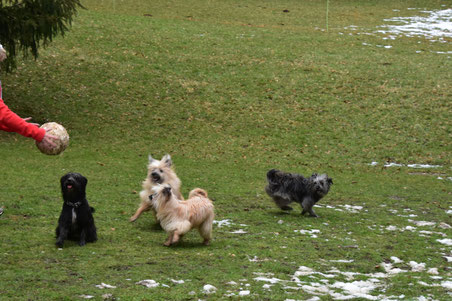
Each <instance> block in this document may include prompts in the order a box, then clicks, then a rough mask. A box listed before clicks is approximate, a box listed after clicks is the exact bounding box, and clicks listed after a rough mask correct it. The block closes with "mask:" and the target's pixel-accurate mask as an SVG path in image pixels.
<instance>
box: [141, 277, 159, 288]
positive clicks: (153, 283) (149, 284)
mask: <svg viewBox="0 0 452 301" xmlns="http://www.w3.org/2000/svg"><path fill="white" fill-rule="evenodd" d="M136 284H140V285H143V286H145V287H147V288H154V287H157V286H159V285H160V284H159V283H158V282H156V281H155V280H152V279H145V280H141V281H138V282H137V283H136Z"/></svg>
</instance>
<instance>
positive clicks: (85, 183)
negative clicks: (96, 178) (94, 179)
mask: <svg viewBox="0 0 452 301" xmlns="http://www.w3.org/2000/svg"><path fill="white" fill-rule="evenodd" d="M82 183H83V186H85V187H86V185H88V179H87V178H85V177H84V176H82Z"/></svg>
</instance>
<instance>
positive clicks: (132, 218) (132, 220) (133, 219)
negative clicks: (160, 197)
mask: <svg viewBox="0 0 452 301" xmlns="http://www.w3.org/2000/svg"><path fill="white" fill-rule="evenodd" d="M137 218H138V217H136V216H132V217H131V218H130V219H129V221H130V222H131V223H133V222H134V221H136V220H137Z"/></svg>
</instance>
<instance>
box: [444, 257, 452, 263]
mask: <svg viewBox="0 0 452 301" xmlns="http://www.w3.org/2000/svg"><path fill="white" fill-rule="evenodd" d="M443 258H444V259H446V261H447V262H452V256H443Z"/></svg>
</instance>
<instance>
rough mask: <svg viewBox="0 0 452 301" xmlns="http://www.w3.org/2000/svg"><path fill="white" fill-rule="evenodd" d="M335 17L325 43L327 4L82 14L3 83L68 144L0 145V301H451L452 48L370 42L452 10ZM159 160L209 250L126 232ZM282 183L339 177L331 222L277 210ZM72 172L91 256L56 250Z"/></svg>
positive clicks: (122, 5) (289, 1)
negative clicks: (275, 195) (200, 214)
mask: <svg viewBox="0 0 452 301" xmlns="http://www.w3.org/2000/svg"><path fill="white" fill-rule="evenodd" d="M329 2H330V3H329V18H328V25H329V28H328V31H326V1H320V0H310V1H296V0H286V1H263V0H250V1H234V0H221V1H220V0H210V1H201V0H187V1H161V0H155V1H143V0H136V1H129V0H124V1H119V0H118V1H114V0H103V1H98V0H97V1H94V0H85V1H83V4H84V5H85V6H86V10H80V11H79V14H78V16H77V17H76V18H75V20H74V22H73V26H72V28H71V30H70V31H69V32H68V33H67V34H66V35H65V37H64V38H57V39H56V40H55V41H54V42H53V43H52V44H51V45H50V46H49V47H48V48H46V49H42V51H41V55H40V57H39V59H38V60H36V61H33V60H27V61H23V63H19V68H18V69H17V70H16V71H15V72H14V73H12V74H8V75H5V74H2V77H1V80H2V85H3V97H4V100H5V102H6V103H7V104H8V106H9V107H10V108H11V109H13V110H14V111H15V112H16V113H18V114H19V115H21V116H23V117H27V116H33V118H34V120H35V121H36V122H40V123H43V122H46V121H56V122H59V123H61V124H63V125H64V126H65V127H66V128H67V129H68V131H69V134H70V135H71V142H70V146H69V148H68V149H67V150H66V151H65V152H64V153H63V154H62V155H60V156H56V157H51V156H45V155H43V154H41V153H39V151H38V150H37V148H36V147H35V145H34V142H33V141H32V140H31V139H26V138H24V137H21V136H19V135H17V134H10V133H5V132H0V154H1V155H0V156H1V158H0V167H1V172H0V206H1V207H4V209H5V213H4V214H3V216H1V217H0V229H1V232H0V243H1V249H0V299H1V300H82V299H84V298H89V297H90V296H91V297H93V299H94V300H102V299H110V300H112V299H116V300H198V299H202V300H217V299H233V300H234V299H250V300H287V299H294V300H307V299H311V298H312V299H313V300H318V299H320V300H330V299H341V298H352V297H353V298H361V299H362V300H383V299H386V300H449V299H450V298H451V297H452V266H451V263H450V261H451V260H452V258H451V257H452V246H451V243H452V241H451V239H452V230H451V226H450V225H452V221H451V210H452V197H451V191H452V189H451V187H452V181H451V177H452V169H451V166H452V163H451V143H450V142H451V138H452V133H451V129H452V122H451V118H450V117H451V111H452V106H451V103H452V102H451V100H452V91H451V85H450V83H451V82H452V72H451V70H452V61H451V54H450V53H449V54H447V51H450V50H451V48H450V45H451V42H452V41H451V40H450V38H444V39H442V40H441V39H438V38H436V39H427V38H423V37H404V36H400V37H397V38H395V39H390V38H389V39H385V38H388V37H389V35H388V34H382V33H376V31H377V30H378V29H379V26H381V25H383V24H384V23H385V21H384V19H388V18H392V17H397V16H415V15H418V14H421V12H422V11H429V10H439V9H447V8H451V3H450V2H448V1H436V0H416V1H415V0H413V1H411V0H409V1H394V0H392V1H387V0H381V1H364V0H359V1H358V0H356V1H352V0H350V1H348V0H347V1H329ZM413 8H416V9H413ZM385 46H386V47H385ZM445 52H446V53H445ZM166 153H169V154H171V156H172V158H173V161H174V163H175V166H176V170H177V174H178V176H179V177H180V178H181V180H182V192H183V194H184V195H187V193H188V192H189V191H190V190H191V189H192V188H194V187H202V188H204V189H206V190H207V191H208V192H209V195H210V197H211V198H212V199H213V200H214V204H215V208H216V221H217V224H215V226H214V239H213V241H212V244H211V245H210V246H208V247H204V246H202V245H201V238H200V237H199V235H198V234H197V233H196V232H192V233H190V234H189V235H187V236H186V237H185V238H184V241H183V242H181V243H180V244H179V245H178V246H175V247H171V248H167V247H164V246H163V242H164V240H165V238H166V234H165V233H164V231H162V230H161V229H160V228H159V226H158V225H156V223H155V221H154V220H153V218H152V216H151V214H149V213H148V214H144V215H143V216H142V217H141V218H140V219H138V220H137V221H136V222H135V223H130V222H129V217H130V216H131V215H132V214H133V213H134V212H135V210H136V209H137V207H138V205H139V197H138V193H139V191H140V189H141V182H142V181H143V179H144V178H145V176H146V164H147V156H148V154H152V155H153V156H154V157H158V158H160V157H161V156H163V155H164V154H166ZM372 162H378V164H376V165H375V164H374V165H371V163H372ZM386 163H398V164H402V166H393V167H385V166H384V165H385V164H386ZM409 164H429V166H427V167H426V168H413V167H409V166H408V165H409ZM270 168H279V169H282V170H286V171H290V172H297V173H301V174H304V175H310V174H311V173H312V172H322V173H328V175H329V176H330V177H332V178H333V180H334V185H333V186H332V189H331V191H330V193H329V194H328V195H327V196H326V197H325V198H324V199H323V200H321V201H320V202H319V206H318V207H316V208H315V210H316V212H317V214H318V215H319V216H320V218H308V217H302V216H301V215H300V214H299V212H300V211H299V206H298V205H297V204H295V206H294V207H295V209H296V210H294V211H292V212H291V213H290V214H287V213H284V212H281V211H280V210H278V209H277V208H276V206H275V205H274V204H273V203H272V202H271V200H270V198H269V197H268V196H267V195H266V194H265V192H264V186H265V184H266V179H265V174H266V172H267V170H268V169H270ZM68 171H76V172H80V173H82V174H83V175H85V176H86V177H87V178H88V181H89V182H88V187H87V196H88V200H89V202H90V205H91V206H93V207H95V208H96V212H95V221H96V225H97V228H98V236H99V241H98V242H96V243H94V244H88V245H86V246H85V247H83V248H81V247H79V246H78V245H77V244H76V243H75V242H67V243H66V244H65V247H64V249H58V248H56V247H55V237H54V230H55V227H56V224H57V219H58V216H59V213H60V210H61V205H62V199H61V192H60V187H59V179H60V177H61V176H62V175H63V174H65V173H66V172H68ZM146 279H150V280H154V281H155V282H156V283H158V286H156V287H153V288H148V287H145V286H143V285H141V284H138V283H139V282H140V281H142V280H146ZM102 283H105V284H108V285H111V286H114V287H115V288H104V289H101V288H99V287H96V285H101V284H102ZM206 285H211V286H214V287H215V288H216V289H213V290H212V291H211V292H210V293H208V292H206V290H205V289H207V288H208V287H205V286H206Z"/></svg>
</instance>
